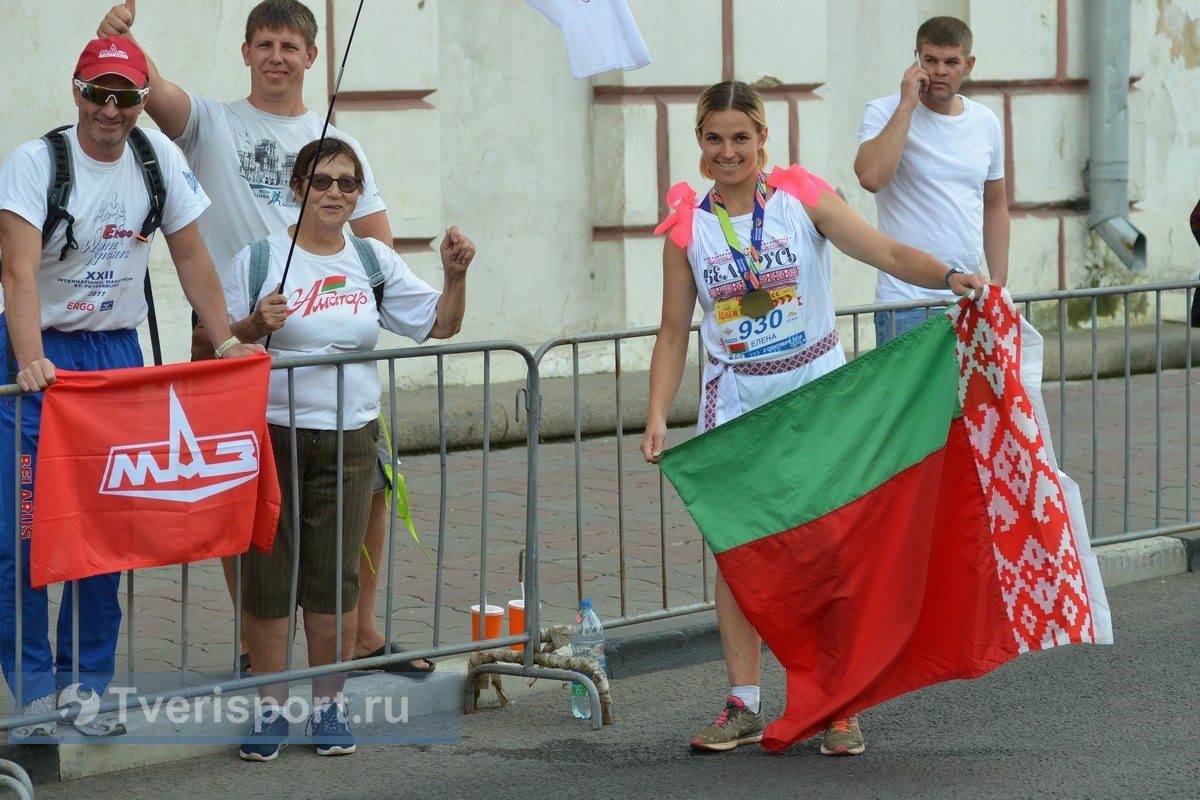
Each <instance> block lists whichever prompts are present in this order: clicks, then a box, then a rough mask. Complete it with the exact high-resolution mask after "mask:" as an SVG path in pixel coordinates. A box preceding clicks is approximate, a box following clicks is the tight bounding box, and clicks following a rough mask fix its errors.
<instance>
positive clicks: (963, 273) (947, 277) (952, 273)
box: [944, 267, 967, 289]
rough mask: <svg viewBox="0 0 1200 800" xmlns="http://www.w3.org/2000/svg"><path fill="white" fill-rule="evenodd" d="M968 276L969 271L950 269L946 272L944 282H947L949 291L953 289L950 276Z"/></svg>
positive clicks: (956, 268)
mask: <svg viewBox="0 0 1200 800" xmlns="http://www.w3.org/2000/svg"><path fill="white" fill-rule="evenodd" d="M966 274H967V271H966V270H965V269H959V268H958V267H951V268H950V269H948V270H946V277H945V278H944V280H945V281H946V288H947V289H950V288H953V287H951V286H950V276H951V275H966Z"/></svg>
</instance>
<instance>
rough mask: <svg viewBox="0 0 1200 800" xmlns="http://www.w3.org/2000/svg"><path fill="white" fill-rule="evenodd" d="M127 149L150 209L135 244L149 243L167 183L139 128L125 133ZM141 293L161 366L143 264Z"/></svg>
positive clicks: (159, 221) (151, 294)
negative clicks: (136, 163)
mask: <svg viewBox="0 0 1200 800" xmlns="http://www.w3.org/2000/svg"><path fill="white" fill-rule="evenodd" d="M128 141H129V146H130V147H132V148H133V155H134V157H135V158H137V162H138V166H140V167H141V170H142V178H143V179H144V180H145V181H146V193H147V194H148V195H149V198H150V210H149V211H147V212H146V219H145V220H144V221H143V222H142V230H141V232H140V233H138V235H137V239H138V241H139V242H143V243H145V242H149V241H150V237H151V236H153V235H154V232H155V231H156V230H158V226H159V225H161V224H162V214H163V207H164V206H165V205H166V202H167V184H166V181H164V180H163V175H162V169H161V168H160V167H159V165H158V156H157V155H156V154H155V152H154V148H153V147H151V145H150V140H149V139H148V138H146V134H145V132H144V131H142V130H141V128H134V129H132V130H131V131H129V140H128ZM142 288H143V291H144V292H145V294H146V317H147V321H148V322H149V325H150V349H151V352H152V353H153V354H154V363H155V364H162V363H163V361H162V343H161V341H160V338H159V334H158V315H157V313H155V309H154V287H153V286H151V284H150V265H149V264H147V265H146V279H145V281H143V287H142Z"/></svg>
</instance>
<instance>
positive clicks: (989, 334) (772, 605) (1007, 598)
mask: <svg viewBox="0 0 1200 800" xmlns="http://www.w3.org/2000/svg"><path fill="white" fill-rule="evenodd" d="M1041 352H1042V341H1041V338H1040V337H1039V336H1038V334H1037V332H1036V331H1034V330H1033V328H1032V327H1030V326H1029V325H1028V324H1026V323H1024V321H1023V320H1022V319H1021V317H1020V316H1019V315H1018V313H1017V311H1016V309H1015V308H1014V307H1013V305H1012V301H1011V300H1010V299H1009V297H1008V294H1007V292H1005V291H1003V290H1002V289H999V288H997V287H988V288H987V289H986V291H985V294H984V296H983V299H982V300H981V301H979V302H977V303H971V302H968V301H961V302H960V303H958V304H956V305H955V306H953V307H952V308H951V309H950V310H949V311H948V312H947V313H945V314H938V315H936V316H934V317H933V318H932V319H931V320H929V321H928V322H926V323H925V324H924V325H922V326H921V327H920V328H918V329H916V330H914V331H912V332H911V333H909V334H906V335H904V336H901V337H899V338H897V339H895V340H894V341H892V342H891V343H889V344H887V345H884V346H883V347H880V348H878V349H876V350H874V351H872V352H870V353H867V354H865V355H863V356H861V357H859V358H857V359H855V360H854V361H852V362H851V363H849V364H848V365H846V366H845V367H842V368H841V369H839V370H836V371H834V372H832V373H830V374H828V375H826V376H824V377H823V378H820V379H818V380H816V381H813V382H812V383H810V384H808V385H807V386H803V387H801V388H799V389H797V390H795V391H793V392H791V393H789V394H787V395H785V396H783V397H780V398H778V399H776V400H774V401H773V402H771V403H768V404H766V405H765V406H762V407H761V408H759V409H757V410H755V411H753V412H751V413H749V414H746V415H745V416H742V417H740V418H738V419H735V420H732V421H730V422H727V423H725V424H724V425H721V426H720V427H717V428H715V429H713V430H712V431H709V432H708V433H705V434H703V435H701V436H697V437H696V438H695V439H692V440H691V441H688V442H685V443H684V444H681V445H679V446H678V447H675V448H673V449H671V450H669V451H668V452H667V453H666V454H665V455H664V457H663V461H662V469H663V472H665V473H666V475H667V477H668V478H670V480H671V482H672V483H673V484H674V485H675V487H676V489H677V490H678V491H679V495H680V497H681V498H682V499H683V502H684V504H685V505H686V506H687V508H688V510H689V511H690V512H691V514H692V516H693V517H694V518H695V520H696V523H697V525H698V526H699V527H700V530H701V532H702V533H703V535H704V538H705V540H706V541H707V542H708V544H709V546H710V547H711V549H712V551H713V553H714V554H715V555H716V559H717V563H718V564H719V565H720V568H721V574H722V575H723V576H724V577H725V580H726V582H727V583H728V584H729V587H730V589H731V590H732V592H733V594H734V596H735V597H736V598H737V601H738V605H739V606H741V608H742V611H743V612H745V614H746V617H747V619H749V620H750V622H751V623H752V624H753V625H754V627H755V628H756V629H757V630H758V632H759V633H760V634H762V637H763V639H764V641H766V643H767V645H768V646H769V647H770V648H771V650H772V651H773V652H774V653H775V655H776V657H777V658H778V659H779V661H780V662H781V663H782V664H783V666H784V668H785V669H786V670H787V707H786V710H785V712H784V715H783V717H782V718H781V719H778V720H776V721H774V722H772V723H771V724H770V725H769V726H768V727H767V731H766V736H765V737H764V739H763V743H762V744H763V747H765V748H767V749H768V750H782V749H783V748H785V747H787V746H789V745H791V744H793V743H795V742H797V741H799V740H801V739H805V738H807V737H809V736H812V735H814V734H816V733H818V732H819V731H821V730H822V729H823V728H825V727H826V726H827V725H828V724H829V723H830V722H832V721H834V720H837V719H841V718H845V717H847V716H849V715H851V714H854V713H856V712H858V711H862V710H863V709H866V708H870V707H871V706H874V705H876V704H878V703H881V702H883V701H884V700H888V699H890V698H892V697H896V696H898V695H901V694H904V693H905V692H910V691H913V690H914V689H919V688H921V687H923V686H928V685H930V684H933V683H938V682H941V681H947V680H953V679H955V678H974V677H978V676H980V675H983V674H984V673H986V672H988V671H990V670H992V669H994V668H996V667H998V666H999V665H1001V664H1003V663H1005V662H1006V661H1008V660H1010V659H1012V658H1014V657H1016V656H1017V655H1019V654H1021V653H1023V652H1025V651H1027V650H1041V649H1045V648H1049V647H1054V646H1057V645H1062V644H1069V643H1073V642H1091V643H1104V644H1108V643H1111V642H1112V625H1111V620H1110V618H1109V612H1108V601H1107V599H1106V598H1105V595H1104V587H1103V586H1102V585H1101V583H1100V571H1099V568H1098V566H1097V563H1096V559H1095V556H1094V555H1093V554H1092V551H1091V547H1090V546H1089V544H1088V535H1087V528H1086V526H1085V523H1084V517H1083V506H1082V503H1081V502H1080V498H1079V488H1078V486H1076V484H1075V483H1074V482H1073V481H1071V479H1070V478H1068V477H1067V476H1066V475H1065V474H1063V473H1062V472H1059V471H1058V467H1057V464H1056V462H1055V460H1054V452H1053V450H1052V448H1051V444H1050V436H1049V429H1048V425H1047V420H1046V414H1045V410H1044V408H1043V406H1042V401H1041V394H1040V391H1039V384H1040V381H1041V372H1042V359H1041Z"/></svg>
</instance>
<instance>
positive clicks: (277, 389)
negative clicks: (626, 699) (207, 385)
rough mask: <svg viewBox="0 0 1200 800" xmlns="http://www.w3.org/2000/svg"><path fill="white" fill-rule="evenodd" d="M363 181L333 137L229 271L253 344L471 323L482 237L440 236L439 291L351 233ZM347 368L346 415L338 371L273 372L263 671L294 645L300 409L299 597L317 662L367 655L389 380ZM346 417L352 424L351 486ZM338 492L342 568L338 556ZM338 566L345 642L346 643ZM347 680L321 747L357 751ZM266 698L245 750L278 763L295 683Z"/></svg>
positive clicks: (327, 687)
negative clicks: (369, 566) (273, 512)
mask: <svg viewBox="0 0 1200 800" xmlns="http://www.w3.org/2000/svg"><path fill="white" fill-rule="evenodd" d="M318 144H319V145H320V146H319V149H318ZM314 162H315V164H316V167H315V171H314V167H313V165H314ZM310 175H311V176H312V177H311V180H310V178H309V176H310ZM362 186H363V167H362V163H361V162H360V161H359V159H358V156H357V155H356V153H355V151H354V149H353V148H352V147H351V146H350V145H349V144H347V143H346V142H343V141H341V140H339V139H326V140H324V141H323V142H320V143H318V142H311V143H309V144H307V145H305V146H304V147H303V148H302V149H301V150H300V152H299V153H298V154H297V156H296V163H295V166H294V167H293V169H292V177H291V182H290V187H291V190H292V191H293V192H294V193H295V196H296V199H297V200H298V201H300V202H301V203H302V209H301V215H300V219H299V222H298V224H297V225H294V226H291V227H290V228H288V229H287V230H283V231H279V232H277V233H275V234H273V235H271V236H269V237H267V238H266V239H265V240H263V242H259V243H256V244H253V245H251V246H250V247H247V248H246V249H244V250H243V251H242V252H241V253H239V254H238V255H237V256H236V257H235V258H234V260H233V262H232V264H231V265H230V268H229V269H227V270H226V271H225V273H224V277H223V278H222V282H223V286H224V289H225V297H226V301H227V303H228V304H229V314H230V318H231V319H232V320H236V321H235V322H233V324H232V325H231V327H232V329H233V332H234V334H235V335H237V336H238V337H239V338H240V339H241V340H242V341H244V342H256V341H259V340H260V339H263V338H264V337H266V336H267V335H268V334H270V335H271V340H270V348H269V352H270V353H271V355H272V356H276V357H280V358H290V357H296V356H304V355H320V354H336V353H353V352H363V351H370V350H373V349H374V348H375V345H376V342H377V340H378V336H379V328H380V327H384V328H387V329H388V330H390V331H393V332H395V333H399V334H403V335H405V336H408V337H409V338H411V339H413V340H414V341H416V342H418V343H419V342H423V341H425V340H426V339H428V338H437V339H442V338H447V337H450V336H453V335H454V334H455V333H457V332H458V330H459V328H460V326H461V323H462V318H463V312H464V310H465V304H466V298H465V290H466V272H467V267H468V266H469V265H470V263H471V260H472V258H474V255H475V246H474V244H472V243H471V241H470V240H469V239H467V238H466V237H465V236H463V235H462V234H460V233H459V232H458V229H457V228H451V229H449V230H448V231H447V232H446V236H445V238H444V239H443V241H442V244H441V259H442V267H443V269H444V273H445V274H444V284H443V289H442V291H441V292H438V291H435V290H434V289H433V288H432V287H430V286H429V285H428V284H426V283H425V282H424V281H422V280H421V279H420V278H418V277H416V276H415V275H414V274H413V273H412V272H411V271H410V270H409V269H408V267H407V266H406V265H405V263H404V261H402V260H401V259H400V257H399V256H398V255H396V253H395V252H394V251H393V250H391V249H390V248H388V247H386V246H385V245H383V244H381V243H380V242H377V241H375V240H373V239H358V240H355V239H354V237H353V236H352V235H351V234H349V233H348V232H347V230H346V223H347V222H348V220H349V219H350V215H351V214H352V213H353V212H354V207H355V204H356V203H357V202H358V198H359V195H360V193H361V190H362ZM293 234H294V235H295V250H294V251H293V252H292V254H291V266H290V268H289V269H288V271H287V276H286V280H285V279H284V265H285V263H286V262H287V259H288V254H289V250H290V249H291V246H292V236H293ZM364 247H367V248H370V251H371V254H373V256H374V259H371V258H369V257H364V256H363V255H362V253H361V248H364ZM264 249H265V250H266V251H268V252H267V253H266V254H264V252H263V251H264ZM264 255H266V256H267V263H266V265H265V270H263V268H262V267H263V264H262V261H263V259H264ZM372 260H374V261H375V262H377V265H378V269H379V272H380V277H381V279H382V286H383V291H382V295H381V296H380V297H379V298H378V300H377V297H376V294H375V291H374V289H373V287H372V285H371V283H370V278H369V272H370V270H371V265H370V264H369V263H367V262H370V261H372ZM281 283H282V284H283V285H282V286H281ZM252 295H253V301H254V302H253V303H251V297H252ZM252 305H253V308H254V310H253V313H251V311H250V309H251V306H252ZM342 373H343V381H342V392H343V403H342V407H341V409H340V420H339V408H338V404H337V403H338V383H337V369H336V368H335V367H334V366H332V365H331V366H315V367H304V368H300V369H297V370H295V380H294V381H293V382H292V386H293V390H294V397H293V396H292V395H290V394H289V381H288V373H287V372H286V371H284V370H276V371H274V372H272V373H271V384H270V395H269V400H268V406H267V421H268V423H269V424H270V425H269V427H270V434H271V445H272V447H273V448H274V451H275V463H276V467H277V470H278V473H279V482H280V486H281V488H282V499H283V503H282V513H281V514H280V519H279V529H278V533H277V536H276V539H275V547H274V549H273V550H272V552H271V553H270V554H268V555H263V554H261V553H258V552H255V551H251V552H249V553H247V554H246V555H245V556H244V557H243V576H242V608H243V620H244V625H245V631H246V634H245V635H246V641H247V643H248V645H249V648H250V655H251V660H252V663H253V664H254V670H255V672H259V673H269V672H280V671H282V670H283V668H284V664H285V657H286V651H287V645H288V633H289V629H288V624H287V623H288V615H289V612H290V611H291V596H290V589H291V575H292V553H293V552H294V546H295V541H296V536H295V532H294V531H293V529H292V527H293V524H292V523H293V520H292V473H293V466H292V460H291V437H290V430H289V427H288V426H289V424H290V422H289V419H290V413H291V408H292V407H293V406H294V410H295V425H296V442H297V464H296V467H295V471H297V472H298V473H299V479H298V480H299V489H300V491H299V496H300V519H301V530H300V532H299V541H300V545H299V547H300V555H299V564H300V573H299V576H298V589H297V605H299V606H300V607H301V608H303V609H304V629H305V634H306V637H307V640H308V659H309V665H310V666H319V665H323V664H330V663H333V662H334V661H335V660H336V659H337V657H338V654H339V653H340V657H341V659H343V660H348V659H351V658H353V656H354V652H353V651H354V638H355V630H356V626H355V623H356V620H357V615H356V608H357V604H358V598H359V583H358V561H359V551H360V549H361V547H362V541H363V534H364V532H365V531H366V525H367V517H368V514H369V511H370V507H371V493H372V491H373V490H374V479H375V469H376V438H377V429H378V423H377V418H378V416H379V401H380V385H379V377H378V373H377V372H376V365H375V363H374V362H371V361H369V362H363V363H357V364H345V365H344V366H343V367H342ZM339 424H340V427H341V428H342V430H343V439H342V461H343V471H342V482H341V484H340V485H339V484H338V482H337V479H338V474H337V460H338V459H337V456H338V434H337V430H338V427H339ZM339 490H340V491H341V492H342V517H341V523H342V541H341V553H342V559H341V563H340V564H338V563H337V558H336V553H337V523H338V520H337V518H336V510H337V506H338V503H337V495H338V492H339ZM339 573H340V576H341V577H340V586H341V612H342V619H341V626H342V627H341V631H342V641H341V644H340V646H339V645H338V644H337V643H336V642H335V641H334V639H335V629H336V622H337V620H336V617H335V614H336V611H337V586H338V585H339V584H338V581H339V578H338V575H339ZM344 682H345V675H344V674H334V675H329V676H326V677H323V678H314V679H313V708H314V709H315V711H314V714H313V717H312V719H311V721H310V723H309V727H310V731H311V733H312V741H313V744H315V745H316V748H317V752H318V753H319V754H321V755H343V754H347V753H352V752H354V749H355V743H354V737H353V736H352V735H351V733H350V730H349V725H348V724H347V713H346V707H345V703H344V701H343V700H342V698H341V690H342V685H343V684H344ZM259 696H260V698H261V700H262V703H263V706H262V712H261V713H260V714H259V715H258V716H257V718H256V720H255V722H254V725H253V728H252V730H251V733H250V736H249V737H248V739H247V740H246V742H245V743H243V745H242V747H241V751H240V756H241V757H242V758H243V759H245V760H248V761H269V760H271V759H274V758H275V756H276V755H277V754H278V752H279V747H280V744H281V743H282V741H283V739H285V738H286V737H287V735H288V722H287V720H286V719H285V718H284V716H283V715H282V713H281V712H280V709H281V708H282V707H283V705H284V704H285V703H286V701H287V697H288V695H287V684H286V683H278V684H272V685H269V686H264V687H262V688H261V689H260V690H259Z"/></svg>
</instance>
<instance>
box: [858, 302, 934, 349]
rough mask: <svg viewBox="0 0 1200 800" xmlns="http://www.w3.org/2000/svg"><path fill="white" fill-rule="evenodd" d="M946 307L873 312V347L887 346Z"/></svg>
mask: <svg viewBox="0 0 1200 800" xmlns="http://www.w3.org/2000/svg"><path fill="white" fill-rule="evenodd" d="M946 308H947V307H946V306H940V307H936V308H902V309H899V310H898V311H876V312H875V346H876V347H879V346H880V345H882V344H887V343H888V342H890V341H891V340H892V339H895V338H896V337H897V336H900V335H901V334H904V333H907V332H908V331H911V330H912V329H913V328H915V327H917V326H918V325H920V324H921V323H922V322H924V321H925V320H927V319H929V318H930V317H932V316H933V315H934V314H940V313H942V312H943V311H945V310H946Z"/></svg>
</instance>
